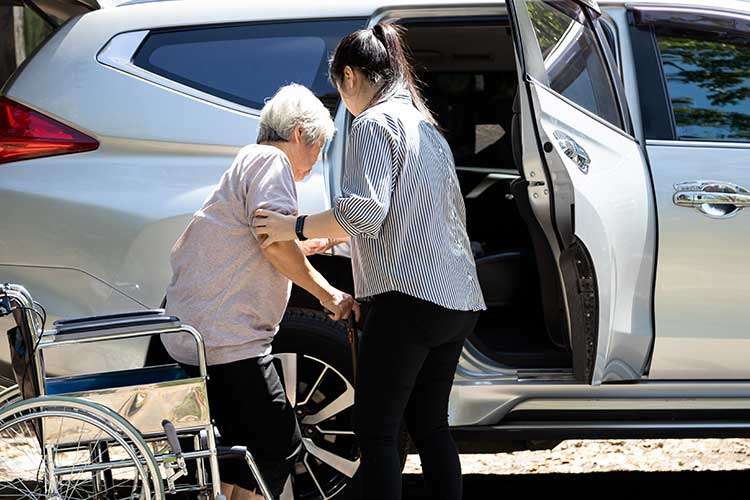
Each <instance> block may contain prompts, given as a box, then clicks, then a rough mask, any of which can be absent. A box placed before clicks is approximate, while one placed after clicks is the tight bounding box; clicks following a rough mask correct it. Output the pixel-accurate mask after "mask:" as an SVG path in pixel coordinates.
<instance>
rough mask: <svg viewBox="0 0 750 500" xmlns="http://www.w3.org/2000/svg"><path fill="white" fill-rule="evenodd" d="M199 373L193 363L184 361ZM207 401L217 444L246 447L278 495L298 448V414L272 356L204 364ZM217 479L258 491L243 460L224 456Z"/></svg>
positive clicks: (190, 368)
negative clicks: (209, 364)
mask: <svg viewBox="0 0 750 500" xmlns="http://www.w3.org/2000/svg"><path fill="white" fill-rule="evenodd" d="M182 367H183V368H184V369H185V371H186V372H187V373H188V374H190V375H191V376H194V377H197V376H198V373H199V370H198V367H197V366H189V365H182ZM208 376H209V379H208V384H207V385H208V404H209V407H210V409H211V417H212V419H213V421H214V423H215V424H216V427H218V429H219V432H220V433H221V443H220V444H221V445H223V446H246V447H247V449H248V450H249V451H250V452H251V453H252V454H253V456H254V458H255V461H256V462H257V463H258V467H259V468H260V471H261V474H262V475H263V479H264V480H265V481H266V484H268V487H269V488H270V489H271V491H272V492H273V494H274V496H275V497H276V498H278V497H279V496H280V495H281V492H282V491H283V489H284V484H285V483H286V479H287V477H288V476H289V474H291V473H292V471H293V467H294V463H295V461H296V459H297V455H298V454H299V452H300V449H301V447H302V436H301V435H300V431H299V426H298V425H297V418H296V416H295V415H294V410H293V409H292V407H291V405H290V404H289V402H288V401H287V398H286V394H285V393H284V387H283V386H282V385H281V380H280V379H279V375H278V374H277V373H276V368H275V367H274V365H273V356H270V355H269V356H262V357H259V358H249V359H243V360H240V361H235V362H233V363H227V364H221V365H211V366H209V367H208ZM219 473H220V475H221V482H223V483H227V484H235V485H238V486H240V487H242V488H245V489H246V490H255V489H257V484H256V482H255V480H254V479H253V477H252V474H251V472H250V469H249V468H248V466H247V464H246V463H245V461H244V460H222V461H221V462H220V463H219Z"/></svg>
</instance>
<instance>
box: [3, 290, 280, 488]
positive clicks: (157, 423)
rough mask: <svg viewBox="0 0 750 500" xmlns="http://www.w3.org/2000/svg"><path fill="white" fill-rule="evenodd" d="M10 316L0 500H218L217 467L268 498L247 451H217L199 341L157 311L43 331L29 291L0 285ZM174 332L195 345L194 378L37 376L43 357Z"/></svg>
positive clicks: (167, 374) (175, 373) (167, 369)
mask: <svg viewBox="0 0 750 500" xmlns="http://www.w3.org/2000/svg"><path fill="white" fill-rule="evenodd" d="M9 315H12V316H13V317H14V319H15V324H16V326H15V327H14V328H12V329H11V330H9V331H8V339H9V344H10V350H11V361H12V365H13V372H14V375H15V378H16V382H17V385H16V386H14V387H11V388H9V389H6V390H5V391H3V392H2V393H0V498H28V499H42V498H44V499H52V500H116V499H117V500H121V499H132V500H135V499H139V500H160V499H164V498H165V494H177V493H186V494H190V495H195V496H194V497H197V498H199V499H201V500H208V499H216V500H226V499H225V497H224V495H222V494H221V491H220V484H221V483H220V477H219V468H218V461H219V459H222V460H223V459H231V460H244V461H245V462H246V464H247V466H248V473H250V474H252V475H253V477H254V478H255V480H256V481H257V484H258V486H259V490H260V493H262V494H263V496H264V497H265V498H266V499H272V498H273V497H272V495H271V493H270V491H269V489H268V486H267V484H266V482H265V481H264V479H263V477H262V475H261V473H260V471H259V469H258V467H257V464H256V462H255V460H254V459H253V457H252V455H251V454H250V453H249V452H248V451H247V450H246V449H245V448H243V447H221V446H217V434H216V431H215V429H214V427H213V425H212V423H211V416H210V412H209V407H208V395H207V390H206V379H207V378H206V359H205V352H204V347H203V340H202V338H201V335H200V333H199V332H198V331H196V330H195V329H194V328H192V327H190V326H188V325H185V324H182V323H180V321H179V319H178V318H176V317H172V316H167V315H165V314H164V310H163V309H153V310H146V311H138V312H133V313H125V314H112V315H105V316H91V317H82V318H74V319H67V320H59V321H56V322H55V323H54V325H53V328H51V329H48V330H45V328H44V326H45V322H46V313H45V312H44V308H43V307H42V306H41V305H40V304H39V303H37V302H35V301H34V300H33V299H32V297H31V295H30V294H29V293H28V291H27V290H26V289H25V288H24V287H22V286H20V285H13V284H6V285H3V284H0V317H2V316H9ZM178 333H181V334H185V333H187V334H190V335H191V336H192V337H193V339H194V340H195V345H196V350H197V352H198V361H199V372H200V376H199V377H197V378H191V377H189V376H188V375H187V374H186V373H185V372H184V371H183V370H182V368H180V366H179V365H177V364H173V365H161V366H154V367H146V368H138V369H132V370H124V371H116V372H105V373H95V374H84V375H75V376H67V377H49V376H47V374H46V373H45V370H44V352H45V351H46V350H48V349H54V348H56V347H60V346H69V345H73V344H82V343H90V342H102V341H110V340H118V339H129V338H136V337H147V336H152V335H159V334H178ZM186 442H187V443H189V446H186V447H185V448H186V450H184V451H183V449H182V443H186Z"/></svg>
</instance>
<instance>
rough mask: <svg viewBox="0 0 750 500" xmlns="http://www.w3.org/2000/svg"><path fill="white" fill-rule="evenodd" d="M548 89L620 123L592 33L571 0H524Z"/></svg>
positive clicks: (611, 120) (583, 16)
mask: <svg viewBox="0 0 750 500" xmlns="http://www.w3.org/2000/svg"><path fill="white" fill-rule="evenodd" d="M526 5H527V8H528V11H529V17H530V18H531V23H532V25H533V27H534V32H535V34H536V38H537V41H538V42H539V48H540V49H541V51H542V57H543V58H544V67H545V70H546V73H547V77H548V79H549V85H550V88H552V90H554V91H555V92H557V93H558V94H561V95H562V96H564V97H566V98H568V99H570V100H571V101H573V102H574V103H576V104H578V105H579V106H581V107H583V108H585V109H587V110H589V111H591V112H592V113H594V114H595V115H597V116H599V117H600V118H602V119H604V120H606V121H608V122H609V123H611V124H613V125H615V126H617V127H620V128H621V127H622V120H621V118H620V112H619V110H618V106H617V98H616V96H615V92H614V89H613V88H612V82H611V81H610V76H609V72H608V71H607V67H606V64H605V62H604V56H603V54H602V52H601V48H600V47H599V45H598V43H597V40H596V35H595V34H594V31H593V29H592V28H591V27H590V26H589V22H588V20H587V19H586V16H585V14H584V12H583V10H582V9H581V7H580V6H579V5H578V4H576V3H575V2H573V1H572V0H527V1H526Z"/></svg>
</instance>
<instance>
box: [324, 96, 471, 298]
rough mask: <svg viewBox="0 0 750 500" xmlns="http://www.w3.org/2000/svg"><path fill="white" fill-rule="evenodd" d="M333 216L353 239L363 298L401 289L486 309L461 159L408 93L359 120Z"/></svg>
mask: <svg viewBox="0 0 750 500" xmlns="http://www.w3.org/2000/svg"><path fill="white" fill-rule="evenodd" d="M342 192H343V196H342V197H341V198H338V199H337V200H336V203H335V205H334V208H333V214H334V216H335V217H336V220H337V221H338V223H339V224H341V226H342V227H343V228H344V230H346V232H347V233H349V234H350V235H351V236H352V266H353V271H354V287H355V293H356V295H357V297H359V298H364V297H371V296H374V295H378V294H381V293H385V292H390V291H398V292H401V293H405V294H407V295H411V296H413V297H417V298H420V299H423V300H427V301H430V302H432V303H435V304H438V305H440V306H443V307H446V308H448V309H455V310H461V311H478V310H482V309H485V305H484V299H483V297H482V291H481V289H480V287H479V281H478V279H477V272H476V265H475V263H474V257H473V255H472V252H471V247H470V242H469V237H468V236H467V234H466V209H465V207H464V201H463V197H462V195H461V189H460V187H459V184H458V178H457V176H456V170H455V165H454V162H453V155H452V153H451V151H450V147H449V146H448V143H447V142H446V141H445V139H444V138H443V136H442V135H441V134H440V132H439V131H438V130H437V129H436V128H435V127H433V126H432V125H431V124H430V123H429V122H427V121H425V119H424V116H423V115H422V114H421V112H420V111H419V110H418V109H417V108H416V107H415V106H414V105H413V103H412V100H411V97H410V96H409V93H408V92H407V91H403V92H399V93H398V94H397V95H395V96H394V97H392V98H390V99H387V100H385V101H382V102H380V103H378V104H376V105H374V106H372V107H370V108H369V109H367V110H366V111H365V112H363V113H362V114H360V115H359V116H358V117H357V118H356V119H355V120H354V122H353V124H352V127H351V132H350V134H349V143H348V145H347V153H346V163H345V169H344V175H343V181H342Z"/></svg>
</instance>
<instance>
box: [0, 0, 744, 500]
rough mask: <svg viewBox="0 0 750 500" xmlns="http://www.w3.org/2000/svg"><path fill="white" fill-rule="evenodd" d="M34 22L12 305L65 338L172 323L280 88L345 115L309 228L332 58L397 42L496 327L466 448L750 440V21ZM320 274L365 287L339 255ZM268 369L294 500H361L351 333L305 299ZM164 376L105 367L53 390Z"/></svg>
mask: <svg viewBox="0 0 750 500" xmlns="http://www.w3.org/2000/svg"><path fill="white" fill-rule="evenodd" d="M34 3H36V8H37V9H38V11H40V12H42V13H45V15H46V16H47V17H48V19H49V21H50V22H51V23H53V24H55V25H59V29H57V31H56V33H55V34H54V35H53V36H52V37H51V38H50V39H49V40H48V41H47V42H46V44H45V45H43V47H42V48H41V49H40V50H38V51H37V52H36V53H35V54H34V56H33V57H31V58H30V60H29V61H28V62H27V63H26V64H25V65H24V66H23V67H22V68H20V69H19V70H18V71H17V73H16V74H15V76H14V77H13V78H12V79H11V81H10V82H8V84H7V85H6V86H5V87H4V89H3V91H2V93H1V94H0V95H2V97H0V214H2V217H0V281H3V282H15V283H22V284H24V285H25V286H27V287H28V288H29V289H30V291H31V292H32V293H33V295H34V296H35V297H37V298H38V299H39V300H40V301H41V302H42V303H43V304H45V305H46V306H47V307H48V309H49V313H50V319H51V320H52V319H55V318H57V317H61V316H80V315H91V314H103V313H109V312H116V311H123V310H131V309H137V308H148V307H156V306H158V305H159V304H160V302H161V301H162V298H163V295H164V290H165V287H166V285H167V283H168V281H169V278H170V268H169V265H168V257H169V251H170V248H171V246H172V244H173V242H174V241H175V239H176V238H177V237H178V236H179V234H180V233H181V232H182V230H183V228H184V227H185V225H186V223H187V221H188V220H189V218H190V216H191V214H192V213H193V211H194V210H196V209H197V208H198V207H199V206H200V204H201V202H202V201H203V199H204V198H205V197H206V195H207V194H208V193H209V192H210V191H211V189H212V188H213V186H214V185H215V184H216V183H217V181H218V179H219V177H220V175H221V173H222V172H223V171H224V170H225V169H226V168H227V167H228V166H229V164H230V163H231V160H232V158H233V157H234V155H235V153H236V152H237V151H238V149H239V148H240V147H241V146H243V145H245V144H247V143H249V142H252V141H253V139H254V138H255V135H256V132H257V123H258V109H259V108H260V107H261V106H262V103H263V101H264V99H265V98H266V97H268V96H270V95H272V94H273V92H274V91H275V90H276V89H277V88H278V87H279V86H281V85H283V84H286V83H289V82H298V83H302V84H304V85H307V86H308V87H310V88H311V89H312V90H313V91H314V92H315V93H316V94H317V95H318V96H319V97H320V98H321V99H322V100H323V101H324V102H325V103H326V104H327V105H328V106H329V107H330V109H331V112H332V113H333V115H334V116H335V121H336V125H337V129H338V133H337V135H336V137H335V139H334V141H333V142H332V143H331V144H330V145H329V147H328V149H327V151H326V152H325V154H324V157H323V159H322V160H321V161H320V162H319V163H318V164H317V165H316V167H315V169H314V171H313V174H312V176H311V177H310V178H309V179H308V180H306V181H305V182H303V183H302V184H301V185H300V186H299V190H298V191H299V197H300V200H299V201H300V205H301V209H302V211H303V212H312V211H317V210H321V209H325V208H328V207H330V205H331V200H332V199H333V198H335V197H336V195H337V193H338V192H339V181H340V177H341V169H342V158H343V152H344V148H345V144H346V136H347V127H348V124H349V120H350V117H349V116H348V114H347V112H346V109H345V108H344V106H341V105H340V103H339V102H338V99H337V96H336V93H335V92H334V89H333V88H331V86H330V84H329V83H328V81H327V78H326V70H327V59H328V55H329V53H330V51H331V49H332V48H333V47H334V46H335V44H336V43H337V42H338V40H339V39H340V38H341V37H342V36H343V35H345V34H347V33H349V32H351V31H353V30H355V29H358V28H360V27H363V26H367V25H369V24H373V23H375V22H377V21H379V20H387V21H397V22H399V23H401V24H403V25H404V26H406V27H407V28H408V31H407V33H406V35H405V38H406V41H407V43H408V45H409V47H410V49H411V53H412V56H413V59H414V61H415V64H416V67H417V69H418V72H419V77H420V79H421V81H422V82H423V84H424V85H423V86H424V92H425V95H426V97H427V100H428V102H429V105H430V106H431V108H432V109H433V110H434V112H435V114H436V116H437V118H438V120H439V122H440V124H441V126H442V127H443V130H444V132H445V135H446V138H447V139H448V141H449V143H450V145H451V147H452V149H453V154H454V156H455V158H456V165H457V167H456V168H457V170H458V175H459V178H460V181H461V184H462V188H463V192H464V195H465V200H466V206H467V214H468V230H469V236H470V237H471V239H472V248H473V250H474V253H475V257H476V260H477V266H478V271H479V276H480V280H481V284H482V287H483V290H484V293H485V297H486V300H487V304H488V306H489V309H488V311H487V312H485V313H483V315H482V317H481V319H480V322H479V325H478V326H477V328H476V331H475V332H474V333H473V335H472V336H471V338H470V339H469V341H468V342H467V343H466V347H465V349H464V352H463V355H462V358H461V361H460V364H459V367H458V370H457V373H456V380H455V384H454V390H453V393H452V396H451V406H450V422H451V424H452V426H453V427H454V430H455V435H456V438H457V439H458V441H459V443H460V446H461V448H462V450H463V451H464V452H471V451H498V450H507V449H514V448H517V447H529V446H553V445H554V444H555V443H557V442H559V441H560V440H564V439H568V438H574V437H575V438H579V437H601V438H624V437H682V436H746V435H747V434H748V432H749V431H750V413H749V412H748V411H747V408H748V407H750V364H749V363H747V357H748V353H750V329H748V327H747V324H748V321H749V320H750V313H749V312H748V310H749V309H748V304H750V266H748V265H747V252H746V248H747V245H748V242H750V220H748V217H749V216H750V215H749V214H748V213H747V212H744V211H743V208H746V207H748V206H750V191H748V189H747V188H748V187H750V83H748V82H749V81H750V69H748V65H747V61H748V60H750V4H747V3H743V2H740V1H735V0H725V1H722V2H721V6H718V5H717V3H716V2H711V1H710V0H704V2H703V3H701V2H700V1H695V0H680V3H679V4H678V3H673V2H671V1H642V2H633V3H627V4H625V3H623V2H622V1H616V0H615V1H610V0H607V1H604V0H602V1H601V2H599V3H597V2H596V1H595V0H508V1H507V2H505V3H502V2H498V1H495V0H491V1H482V0H474V1H471V2H467V3H465V4H462V3H461V2H456V1H455V0H409V1H408V2H407V1H405V0H394V1H392V2H388V3H386V2H384V1H382V0H365V1H357V2H343V3H342V2H339V1H336V0H331V1H319V2H315V5H313V4H311V3H310V2H306V1H302V0H280V1H277V2H272V3H268V4H266V3H262V4H261V3H253V2H233V1H229V0H219V1H214V2H205V1H192V0H179V1H163V2H153V1H129V2H124V3H121V5H119V6H117V5H116V4H117V3H118V2H117V1H116V0H115V1H113V0H107V2H106V5H105V2H104V1H103V0H102V1H101V2H100V3H101V4H102V5H101V7H103V8H99V7H100V5H98V4H97V3H96V1H94V0H87V1H86V2H83V1H80V0H78V1H75V0H60V1H55V2H51V1H46V0H45V1H42V0H34ZM313 263H314V265H315V266H316V267H317V268H318V269H320V270H321V271H322V272H323V273H324V274H325V275H326V276H327V277H328V278H329V280H331V282H332V283H334V284H335V285H336V286H338V287H340V288H343V289H351V269H350V263H349V260H348V256H347V248H345V247H339V248H336V249H334V251H332V252H331V253H330V254H328V255H321V256H316V257H314V258H313ZM435 272H440V270H439V269H436V270H435ZM274 348H275V351H276V353H277V355H278V361H279V365H280V369H281V372H282V374H283V378H284V382H285V385H286V389H287V393H288V395H289V398H290V400H291V401H292V403H293V404H294V405H295V407H296V409H297V413H298V415H299V418H300V422H301V424H302V428H303V432H304V433H305V447H306V451H307V453H306V454H305V455H304V457H303V459H302V460H301V462H300V464H299V467H298V468H297V471H296V475H295V480H294V485H295V494H296V496H297V497H298V498H332V497H338V496H339V495H342V496H346V495H349V494H352V491H353V488H350V487H349V486H350V485H351V483H352V482H353V481H354V480H355V479H356V473H357V469H358V466H359V461H358V454H357V446H356V441H355V439H354V436H353V434H352V432H351V427H350V418H351V407H352V404H353V394H354V389H353V387H352V385H351V383H350V380H351V366H350V358H349V352H348V346H347V342H346V338H345V335H344V331H343V329H342V326H341V325H339V324H337V323H334V322H332V321H329V320H328V319H327V318H326V316H325V315H323V314H322V313H321V311H320V306H319V305H318V304H317V303H316V301H314V300H312V298H311V297H309V296H308V295H306V294H305V293H304V292H302V291H301V290H298V289H295V291H294V294H293V297H292V300H291V303H290V305H289V311H288V313H287V317H286V319H285V322H284V324H283V325H282V330H281V332H280V333H279V335H278V338H277V340H276V341H275V346H274ZM6 352H7V350H6V349H5V348H3V347H2V346H0V355H2V356H6ZM162 359H163V353H161V352H160V346H159V345H158V344H152V345H150V346H149V344H148V343H145V344H144V343H132V342H130V343H121V342H120V343H117V342H115V343H112V344H111V345H107V346H103V347H102V346H99V345H98V344H97V347H96V348H94V347H91V348H89V349H88V350H81V349H80V348H79V349H78V350H76V351H75V353H72V352H61V353H58V355H57V356H56V357H51V358H48V359H47V360H46V364H47V367H48V371H50V372H54V373H57V374H60V375H66V374H70V373H80V372H82V371H87V372H96V371H99V370H105V369H106V370H111V369H115V368H126V367H132V366H138V365H142V364H143V363H160V362H162ZM383 369H384V370H386V369H388V360H383ZM5 371H6V372H8V370H5Z"/></svg>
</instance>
